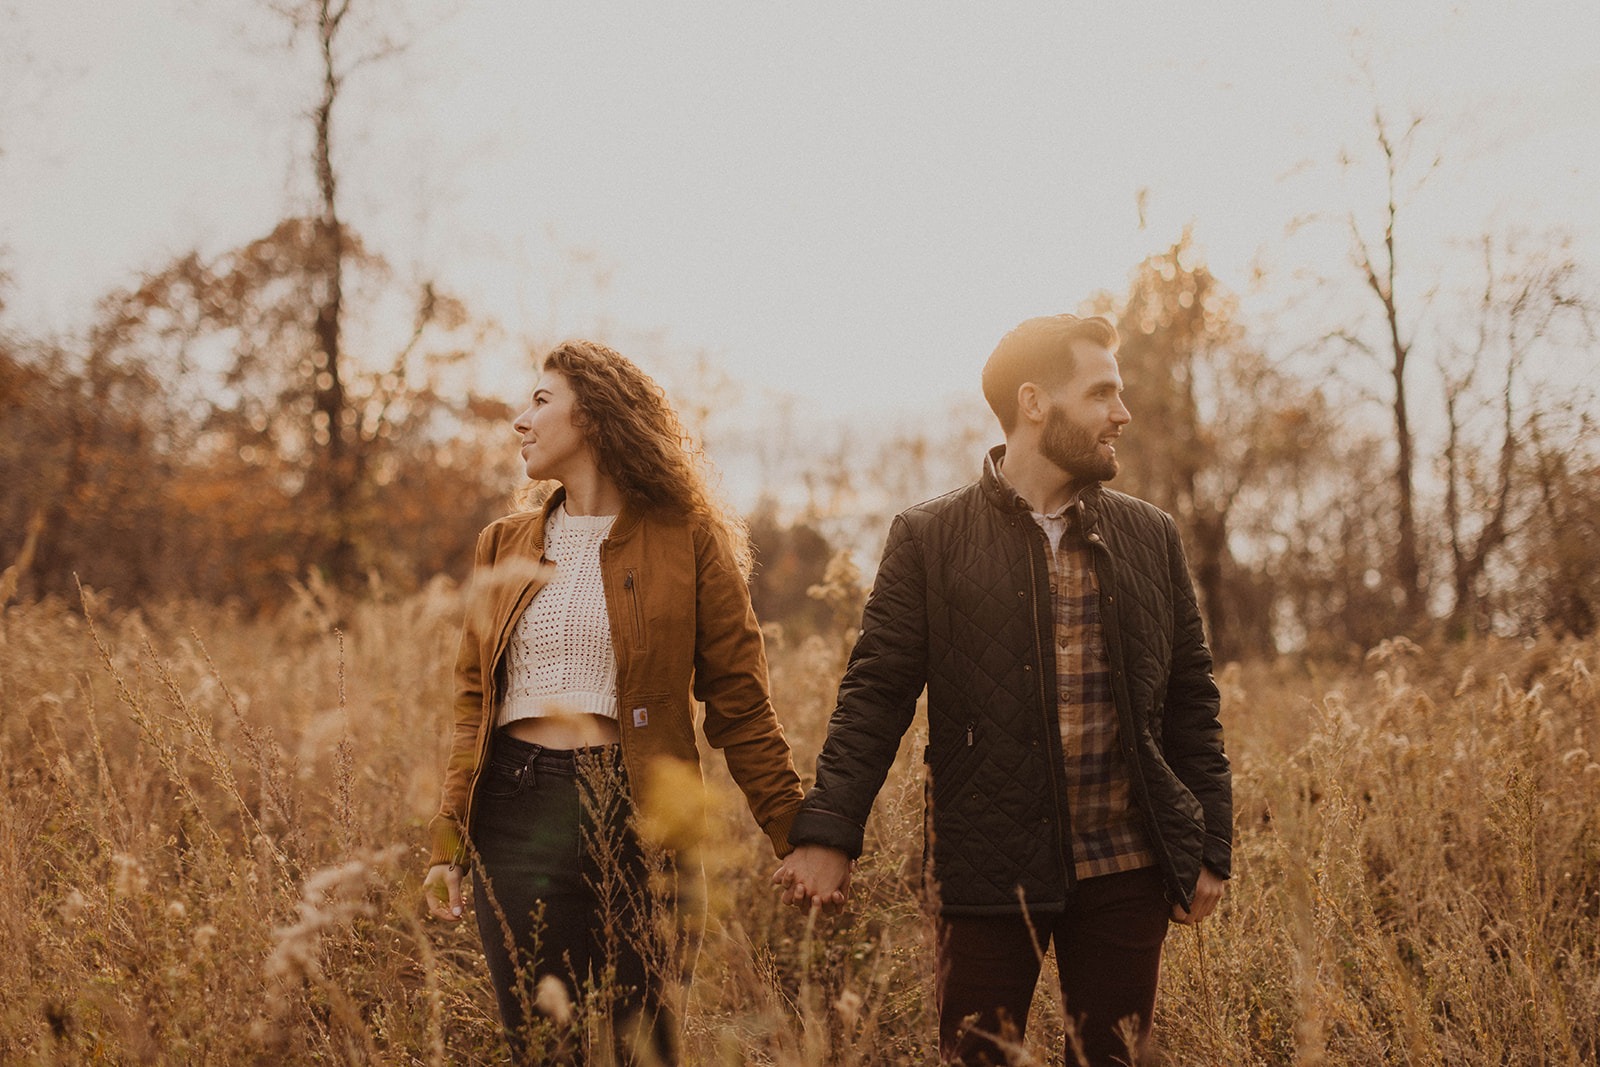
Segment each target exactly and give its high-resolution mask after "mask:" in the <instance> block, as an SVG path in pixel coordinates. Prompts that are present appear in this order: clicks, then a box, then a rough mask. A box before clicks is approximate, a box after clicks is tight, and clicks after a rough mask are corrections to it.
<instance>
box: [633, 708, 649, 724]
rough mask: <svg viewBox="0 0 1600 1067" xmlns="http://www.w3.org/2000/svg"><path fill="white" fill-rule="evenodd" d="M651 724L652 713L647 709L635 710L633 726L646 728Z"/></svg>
mask: <svg viewBox="0 0 1600 1067" xmlns="http://www.w3.org/2000/svg"><path fill="white" fill-rule="evenodd" d="M649 722H650V711H649V709H647V708H634V709H633V725H635V726H645V725H647V724H648V723H649Z"/></svg>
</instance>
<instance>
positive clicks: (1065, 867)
mask: <svg viewBox="0 0 1600 1067" xmlns="http://www.w3.org/2000/svg"><path fill="white" fill-rule="evenodd" d="M1028 521H1029V522H1032V521H1033V520H1032V519H1030V520H1028ZM1043 535H1044V534H1043V531H1040V534H1039V536H1041V537H1042V536H1043ZM1037 547H1039V545H1038V538H1034V539H1033V540H1032V541H1031V542H1030V543H1029V545H1028V606H1029V607H1030V608H1032V610H1033V619H1032V623H1033V625H1032V627H1031V629H1032V630H1033V655H1034V660H1035V662H1036V663H1037V664H1038V667H1037V668H1036V669H1037V670H1038V672H1039V714H1041V715H1042V716H1044V725H1045V731H1046V744H1045V752H1046V757H1045V761H1044V762H1045V767H1046V769H1047V770H1049V772H1050V796H1051V798H1052V799H1053V800H1054V802H1055V805H1056V861H1057V862H1058V863H1059V864H1060V865H1061V876H1062V878H1063V880H1064V885H1065V886H1066V888H1067V890H1069V891H1070V890H1071V889H1072V886H1073V884H1074V882H1075V881H1076V879H1074V878H1073V875H1072V862H1071V855H1072V853H1071V846H1070V845H1069V844H1068V842H1067V838H1066V828H1065V827H1064V826H1063V825H1062V821H1063V820H1062V819H1061V782H1060V780H1059V777H1058V774H1059V772H1058V769H1057V768H1056V766H1055V760H1053V759H1051V758H1049V755H1048V753H1049V752H1050V745H1049V743H1048V734H1049V731H1050V729H1051V727H1052V723H1051V722H1050V691H1049V690H1048V689H1047V688H1046V687H1045V678H1044V644H1043V642H1042V641H1041V639H1040V633H1039V565H1038V563H1037V561H1035V559H1034V558H1033V550H1034V549H1035V548H1037ZM1052 610H1053V609H1052ZM1055 728H1056V732H1057V733H1058V734H1059V733H1060V727H1059V725H1057V726H1056V727H1055Z"/></svg>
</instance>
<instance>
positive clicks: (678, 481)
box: [525, 340, 752, 578]
mask: <svg viewBox="0 0 1600 1067" xmlns="http://www.w3.org/2000/svg"><path fill="white" fill-rule="evenodd" d="M541 369H542V370H544V371H545V372H547V373H548V372H550V371H555V372H556V373H558V374H560V375H561V376H562V377H563V378H565V379H566V380H567V383H568V384H569V385H570V386H571V387H572V392H573V399H574V402H575V405H576V407H577V412H576V415H575V417H574V422H575V423H576V424H577V426H578V428H579V429H580V430H581V431H582V432H583V434H584V436H585V437H586V438H587V439H588V441H589V444H590V446H591V447H592V448H593V449H594V452H595V457H596V459H597V460H598V462H599V464H600V469H601V471H603V472H604V473H605V474H606V475H607V476H608V477H610V478H611V480H612V481H614V482H616V483H617V487H618V488H619V489H621V490H622V493H623V496H625V497H626V498H627V500H628V502H629V503H630V504H632V505H633V506H634V507H636V508H638V509H640V510H641V511H646V512H666V513H668V514H673V515H680V516H684V517H696V518H700V519H703V520H705V521H706V522H707V524H708V525H709V526H710V528H711V529H712V531H713V532H715V533H716V535H717V536H718V537H719V538H720V539H721V540H722V541H723V543H724V544H726V545H727V547H728V549H729V551H731V552H732V553H733V558H734V560H735V561H736V562H737V564H738V566H739V570H740V572H741V573H743V574H744V575H745V577H747V578H748V577H749V575H750V568H751V564H752V556H751V552H750V534H749V530H748V528H747V527H746V525H745V522H744V520H743V519H742V518H741V517H740V516H739V515H738V513H737V512H735V511H733V510H732V509H731V508H729V507H728V505H727V504H726V503H725V502H724V501H723V500H722V499H721V498H720V497H719V496H718V495H717V494H716V493H715V492H714V491H713V489H712V482H713V478H714V472H713V471H712V469H711V464H710V461H709V460H708V459H707V458H706V455H705V453H704V452H703V451H701V449H700V447H699V446H698V445H697V444H696V443H695V442H694V440H693V439H692V438H691V437H690V436H689V434H688V432H687V431H686V430H685V429H684V427H683V422H682V421H681V420H680V419H679V418H678V413H677V412H675V411H673V410H672V405H671V404H670V403H668V401H667V394H666V390H664V389H662V388H661V386H659V385H657V384H656V382H655V380H654V379H653V378H651V377H650V376H649V375H648V374H646V373H645V372H644V371H642V370H640V369H639V368H638V367H637V366H636V365H635V364H634V363H633V361H632V360H630V359H628V358H627V357H626V356H623V355H622V354H621V353H619V352H617V351H615V350H614V349H611V348H607V347H606V346H605V345H603V344H600V343H598V342H596V341H584V340H572V341H563V342H562V343H561V344H559V345H557V346H556V347H555V348H553V349H552V350H551V351H550V353H549V354H548V355H546V356H545V357H544V362H543V364H542V367H541ZM539 488H541V489H543V488H544V487H539ZM546 495H548V493H547V492H536V493H534V494H530V495H528V496H527V497H526V498H525V502H528V503H531V502H533V501H535V500H538V499H540V498H541V497H544V496H546Z"/></svg>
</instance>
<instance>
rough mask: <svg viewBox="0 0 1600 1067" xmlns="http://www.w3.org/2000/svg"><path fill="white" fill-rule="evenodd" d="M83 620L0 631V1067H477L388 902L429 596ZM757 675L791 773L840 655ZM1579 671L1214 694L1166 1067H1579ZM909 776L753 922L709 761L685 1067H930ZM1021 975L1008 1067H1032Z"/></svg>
mask: <svg viewBox="0 0 1600 1067" xmlns="http://www.w3.org/2000/svg"><path fill="white" fill-rule="evenodd" d="M86 606H87V608H88V620H86V618H85V616H84V614H83V613H81V612H80V611H79V610H78V608H77V606H76V605H66V604H61V603H42V604H25V605H12V606H9V607H6V608H4V614H3V615H0V710H3V714H0V754H3V755H0V758H3V773H4V777H5V781H4V788H3V790H0V894H3V899H4V900H5V901H6V906H5V907H3V908H0V945H4V946H5V951H4V952H0V1062H4V1063H7V1064H11V1063H21V1064H28V1063H37V1064H43V1063H78V1062H108V1063H139V1062H150V1063H156V1062H161V1063H165V1062H184V1063H239V1062H246V1063H248V1062H260V1063H267V1062H271V1063H326V1062H335V1063H342V1062H361V1063H367V1062H385V1063H444V1062H449V1063H478V1062H495V1061H497V1060H499V1059H501V1058H502V1057H503V1053H502V1051H501V1048H502V1045H501V1041H500V1037H499V1033H498V1023H497V1021H496V1019H495V1017H494V1008H493V1001H492V997H491V995H490V993H489V989H488V986H487V982H486V979H485V978H484V976H483V967H482V963H481V960H480V958H479V956H478V950H477V946H476V944H475V935H474V934H473V933H471V932H470V931H471V925H470V924H462V925H460V926H458V927H454V928H444V927H441V926H439V925H437V924H432V923H428V924H424V923H423V922H422V921H421V920H420V918H419V916H420V909H419V907H418V904H417V891H418V883H419V877H420V874H421V872H422V866H423V864H424V863H425V861H426V857H425V853H424V849H423V834H422V829H423V823H424V821H425V820H426V818H427V816H428V815H429V814H430V813H431V810H432V808H433V805H434V804H435V802H436V794H437V788H438V777H439V769H440V767H441V766H442V758H443V754H442V751H441V745H442V743H443V737H444V728H443V726H444V718H445V715H446V714H447V708H448V704H449V700H448V684H449V679H448V664H449V662H450V660H451V658H452V654H453V646H454V638H455V631H456V625H457V619H458V617H459V611H460V602H459V597H458V595H457V592H456V591H455V590H454V589H452V588H451V587H449V586H448V585H445V584H440V585H437V586H434V587H432V588H430V589H428V590H426V591H424V592H423V593H421V594H419V595H417V596H414V597H410V598H406V599H403V600H391V599H386V598H385V597H384V596H383V595H382V591H381V590H378V591H375V594H374V595H373V596H372V597H369V598H367V599H365V600H342V599H340V598H338V597H336V596H334V595H333V594H331V593H330V592H328V591H327V590H322V589H316V588H308V589H304V590H302V591H301V593H300V596H299V599H298V603H297V605H296V609H295V610H294V611H292V612H290V613H287V614H285V615H284V616H283V617H281V618H279V619H277V620H276V621H273V622H270V623H262V622H254V621H248V620H244V619H241V618H237V617H234V616H232V615H230V614H229V613H227V612H225V611H220V610H217V609H211V608H206V607H201V606H196V605H192V604H168V605H156V606H147V607H144V608H142V609H140V610H127V609H122V608H119V607H117V606H116V605H111V604H103V603H97V602H96V601H95V598H94V597H93V596H89V597H87V598H86ZM772 658H773V670H774V688H775V691H776V693H777V694H778V697H779V703H780V714H781V715H782V717H783V718H784V720H785V723H786V725H787V727H788V730H789V733H790V737H791V739H792V740H793V741H794V742H795V745H796V748H797V751H798V753H799V759H800V763H801V765H802V767H803V768H804V767H809V766H810V765H811V760H812V758H813V756H814V754H815V752H816V749H817V748H818V746H819V745H820V742H821V738H822V734H823V730H824V727H825V719H826V716H827V713H828V711H829V710H830V709H831V705H832V697H833V687H834V685H835V683H836V682H837V679H838V673H839V670H840V668H841V666H842V662H843V644H842V641H840V640H829V639H813V640H811V641H809V642H806V643H803V644H797V645H794V646H790V645H787V644H785V643H784V642H783V641H782V639H781V638H778V639H777V640H775V642H774V647H773V654H772ZM1597 660H1600V644H1597V643H1595V642H1589V643H1586V644H1577V643H1570V644H1555V643H1544V644H1539V645H1535V646H1532V647H1528V646H1524V645H1522V644H1497V643H1488V644H1479V645H1473V646H1455V647H1450V648H1447V649H1443V650H1440V651H1428V650H1423V649H1419V648H1417V647H1415V646H1413V645H1411V644H1409V643H1408V642H1405V641H1403V640H1397V641H1394V642H1390V643H1387V644H1386V645H1384V646H1383V647H1382V648H1380V649H1378V650H1375V651H1374V653H1373V654H1372V656H1370V657H1369V660H1368V662H1367V663H1366V664H1365V665H1363V666H1362V667H1361V668H1360V669H1357V670H1350V671H1342V672H1322V673H1318V672H1315V671H1312V670H1309V669H1307V668H1305V667H1303V666H1298V665H1295V664H1291V663H1283V664H1274V665H1261V666H1256V667H1251V668H1248V669H1244V670H1240V669H1238V668H1236V667H1230V668H1228V669H1227V670H1225V671H1224V672H1223V675H1222V681H1223V686H1224V691H1225V716H1226V723H1227V729H1228V742H1229V747H1230V752H1231V754H1232V755H1233V758H1234V763H1235V771H1236V777H1235V793H1236V797H1237V804H1238V843H1237V849H1236V867H1235V880H1234V883H1233V885H1232V886H1231V888H1230V891H1229V896H1228V898H1227V901H1226V902H1225V904H1224V906H1223V908H1222V909H1221V911H1220V913H1219V914H1218V915H1217V916H1216V917H1215V918H1214V919H1212V920H1211V921H1209V922H1208V923H1206V924H1205V925H1204V926H1202V927H1200V928H1199V930H1198V931H1196V930H1190V929H1187V928H1181V927H1175V928H1174V929H1173V932H1172V936H1171V938H1170V939H1169V942H1168V946H1169V947H1168V954H1167V963H1166V969H1165V972H1164V976H1163V987H1162V996H1161V1001H1160V1007H1159V1018H1158V1020H1157V1033H1158V1038H1159V1040H1160V1043H1161V1045H1162V1050H1163V1051H1162V1053H1161V1055H1162V1056H1163V1057H1164V1061H1165V1062H1166V1063H1169V1064H1175V1065H1190V1064H1193V1065H1200V1064H1205V1065H1214V1064H1287V1063H1305V1064H1329V1065H1334V1064H1340V1065H1343V1064H1349V1065H1357V1064H1359V1065H1369V1064H1380V1063H1406V1064H1450V1065H1457V1064H1468V1065H1470V1064H1579V1063H1588V1062H1594V1060H1595V1058H1596V1054H1597V1049H1600V1023H1597V1020H1600V944H1597V941H1600V923H1597V914H1600V826H1597V818H1600V816H1597V814H1596V812H1597V810H1600V803H1597V802H1600V762H1597V761H1596V757H1595V755H1594V754H1593V753H1592V752H1591V746H1593V745H1595V744H1596V740H1595V737H1596V735H1597V734H1600V686H1597V683H1596V681H1595V679H1594V678H1593V677H1592V676H1591V674H1590V672H1589V668H1588V667H1587V664H1593V663H1596V662H1597ZM919 730H920V727H918V728H917V729H916V730H914V731H913V733H914V734H915V733H917V732H918V731H919ZM921 743H922V742H921V739H920V737H917V736H913V737H910V738H908V739H907V742H906V744H905V745H904V746H903V748H902V751H901V754H900V759H899V761H898V763H897V765H896V768H895V770H894V772H893V774H892V775H891V776H890V779H889V783H888V785H887V787H886V789H885V791H884V793H883V795H882V797H881V798H880V800H879V804H878V808H877V811H876V813H875V816H874V820H873V823H872V825H871V826H870V827H869V837H868V852H867V854H866V855H865V856H864V858H863V860H862V863H861V865H860V868H859V870H858V873H857V875H856V879H855V887H854V892H855V896H854V901H853V904H852V906H851V907H850V909H849V910H848V912H847V913H846V914H845V915H844V916H841V917H838V918H827V917H807V916H803V915H800V914H798V913H795V912H793V911H791V910H788V909H784V908H782V907H781V906H779V905H778V904H777V903H776V901H775V899H774V897H773V893H772V891H771V889H770V887H769V886H768V884H767V879H768V876H769V874H770V871H771V869H772V867H773V866H774V863H773V861H772V858H771V856H770V852H769V851H768V849H767V846H766V844H765V841H764V839H763V838H762V837H761V836H760V835H759V833H758V832H757V831H756V829H755V828H754V826H753V825H751V824H750V819H749V816H748V813H747V812H746V811H745V810H744V806H743V803H742V801H741V800H740V798H739V796H738V794H737V791H736V790H735V789H734V787H733V786H732V785H731V783H730V781H729V780H728V778H727V775H726V771H725V770H724V769H723V768H722V766H721V763H720V760H719V759H718V758H717V757H715V756H711V757H709V758H708V759H707V761H706V763H707V771H708V775H707V776H708V788H709V813H710V817H709V823H710V829H709V836H708V844H707V846H706V847H705V848H704V860H705V863H706V867H707V874H708V878H707V886H708V893H709V915H710V922H709V925H708V928H707V930H706V934H705V945H704V948H703V951H702V953H701V956H700V961H699V967H698V970H697V972H696V977H695V983H694V986H693V988H692V992H691V995H690V1001H689V1011H688V1014H687V1023H686V1025H687V1043H688V1052H689V1062H691V1063H697V1064H738V1063H757V1064H761V1063H765V1064H783V1065H801V1064H822V1063H841V1064H883V1063H913V1064H921V1063H927V1062H930V1061H931V1060H932V1059H933V1055H932V1052H933V1046H932V1035H933V1020H932V1017H931V1014H930V1005H929V995H928V994H929V988H930V986H929V975H930V973H931V952H930V946H929V937H928V924H927V922H926V920H925V918H924V916H923V913H922V911H921V906H920V900H919V893H920V885H919V874H918V872H919V869H920V849H921V767H920V766H919V765H918V763H917V760H916V759H915V755H914V754H916V753H918V752H920V746H921ZM1052 981H1053V976H1052V975H1047V976H1046V980H1045V982H1044V983H1042V984H1041V995H1040V997H1039V998H1038V999H1037V1000H1036V1003H1035V1009H1034V1018H1033V1022H1032V1026H1031V1028H1030V1034H1029V1041H1030V1047H1031V1048H1032V1049H1033V1050H1034V1052H1033V1055H1034V1056H1035V1062H1039V1063H1053V1062H1058V1061H1059V1051H1058V1050H1059V1049H1060V1047H1061V1037H1060V1035H1061V1032H1062V1027H1063V1021H1062V1013H1061V1010H1060V1008H1059V1006H1058V1005H1056V1004H1055V1003H1054V1002H1053V999H1052V998H1051V997H1050V996H1048V989H1049V988H1050V985H1049V983H1050V982H1052ZM1053 1050H1054V1051H1053Z"/></svg>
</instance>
